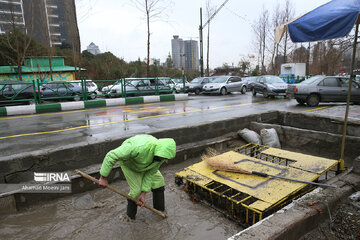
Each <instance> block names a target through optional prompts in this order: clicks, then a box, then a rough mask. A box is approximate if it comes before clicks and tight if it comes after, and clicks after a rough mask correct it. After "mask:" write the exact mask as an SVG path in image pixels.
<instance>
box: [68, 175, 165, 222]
mask: <svg viewBox="0 0 360 240" xmlns="http://www.w3.org/2000/svg"><path fill="white" fill-rule="evenodd" d="M74 172H75V173H76V174H79V175H81V176H82V177H84V178H86V179H89V180H90V181H93V182H95V183H97V184H99V180H97V179H96V178H93V177H91V176H89V175H87V174H86V173H84V172H81V171H80V170H75V171H74ZM106 188H107V189H109V190H111V191H113V192H116V193H118V194H120V195H121V196H123V197H125V198H127V199H129V200H131V201H134V202H135V203H136V202H137V200H136V199H135V198H133V197H130V196H129V195H127V194H126V193H123V192H121V191H120V190H118V189H116V188H114V187H112V186H110V185H107V186H106ZM144 207H145V208H147V209H149V210H151V211H152V212H154V213H156V214H157V215H159V216H161V217H163V218H166V215H165V214H164V213H162V212H160V211H159V210H156V209H155V208H152V207H150V206H149V205H147V204H146V203H145V205H144Z"/></svg>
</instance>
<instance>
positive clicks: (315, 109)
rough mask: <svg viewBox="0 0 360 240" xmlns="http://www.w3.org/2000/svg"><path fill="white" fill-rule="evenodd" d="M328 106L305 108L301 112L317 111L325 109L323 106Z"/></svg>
mask: <svg viewBox="0 0 360 240" xmlns="http://www.w3.org/2000/svg"><path fill="white" fill-rule="evenodd" d="M328 107H329V106H326V107H319V108H314V109H309V110H305V111H302V112H312V111H318V110H321V109H325V108H328Z"/></svg>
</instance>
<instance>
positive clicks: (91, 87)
mask: <svg viewBox="0 0 360 240" xmlns="http://www.w3.org/2000/svg"><path fill="white" fill-rule="evenodd" d="M85 82H86V89H87V92H88V95H89V98H90V99H95V98H96V97H97V95H98V87H97V85H96V84H95V83H94V82H93V81H92V80H85ZM75 84H76V85H78V86H80V87H81V81H77V82H75Z"/></svg>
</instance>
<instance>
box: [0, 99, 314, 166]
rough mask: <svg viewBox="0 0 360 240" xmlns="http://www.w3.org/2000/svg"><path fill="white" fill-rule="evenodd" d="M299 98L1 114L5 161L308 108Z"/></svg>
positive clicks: (1, 146) (0, 148) (194, 101)
mask: <svg viewBox="0 0 360 240" xmlns="http://www.w3.org/2000/svg"><path fill="white" fill-rule="evenodd" d="M308 109H309V108H307V107H305V106H300V105H297V104H296V102H295V101H293V100H292V101H289V100H284V99H283V98H278V99H265V98H263V97H252V96H251V94H250V93H247V94H245V95H242V94H231V95H227V96H190V99H189V100H188V101H176V102H165V103H152V104H142V105H129V106H119V107H107V108H98V109H91V110H80V111H72V112H59V113H50V114H37V115H27V116H16V117H2V118H0V143H1V144H0V152H1V156H0V160H1V158H2V157H7V156H10V155H14V154H19V153H23V152H28V153H31V152H33V151H37V150H39V149H40V147H39V146H41V150H51V149H54V148H61V147H64V146H66V145H76V144H77V143H84V142H88V143H96V142H101V141H107V140H109V139H112V138H116V137H118V136H123V137H127V136H132V135H135V134H138V133H151V132H153V131H159V130H163V129H169V128H176V127H185V126H189V125H194V124H203V123H206V122H212V121H218V120H224V119H229V118H233V117H240V116H245V115H249V114H257V113H261V112H266V111H271V110H284V111H294V112H301V111H304V110H308Z"/></svg>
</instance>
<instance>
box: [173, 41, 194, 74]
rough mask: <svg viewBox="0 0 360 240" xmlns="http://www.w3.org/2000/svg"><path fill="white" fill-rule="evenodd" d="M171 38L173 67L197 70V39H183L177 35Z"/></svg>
mask: <svg viewBox="0 0 360 240" xmlns="http://www.w3.org/2000/svg"><path fill="white" fill-rule="evenodd" d="M173 37H174V38H173V39H171V57H172V60H173V63H174V67H175V68H178V69H185V70H199V47H198V43H197V41H194V40H183V39H181V38H179V36H178V35H174V36H173Z"/></svg>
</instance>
